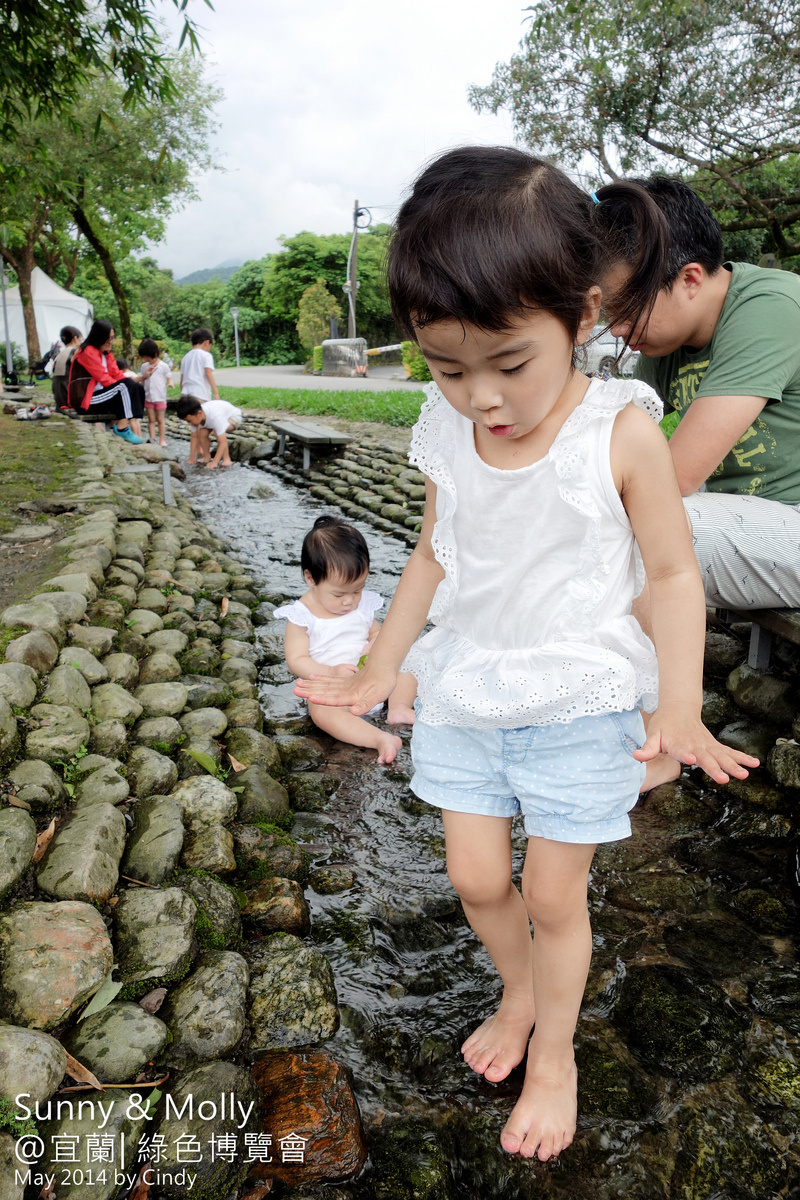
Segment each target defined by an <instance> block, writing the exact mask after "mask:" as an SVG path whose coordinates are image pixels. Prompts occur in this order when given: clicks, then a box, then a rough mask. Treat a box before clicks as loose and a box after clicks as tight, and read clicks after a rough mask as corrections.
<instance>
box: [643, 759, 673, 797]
mask: <svg viewBox="0 0 800 1200" xmlns="http://www.w3.org/2000/svg"><path fill="white" fill-rule="evenodd" d="M680 773H681V764H680V763H679V762H678V760H677V758H673V757H672V755H671V754H657V755H656V757H655V758H651V759H650V762H649V763H648V764H647V773H646V775H645V777H644V783H643V784H642V786H641V787H640V788H639V794H640V795H641V794H642V793H643V792H649V791H650V789H651V788H654V787H658V786H659V784H661V783H672V781H673V779H677V778H678V777H679V776H680Z"/></svg>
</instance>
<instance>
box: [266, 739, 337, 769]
mask: <svg viewBox="0 0 800 1200" xmlns="http://www.w3.org/2000/svg"><path fill="white" fill-rule="evenodd" d="M275 744H276V745H277V747H278V752H279V753H280V756H281V763H282V764H283V766H284V767H285V768H286V770H287V771H313V770H315V769H316V768H317V767H321V766H323V765H324V763H325V755H324V753H323V751H322V749H321V747H320V746H319V745H318V744H317V743H316V742H313V741H312V740H311V738H303V737H286V736H282V737H277V738H276V739H275Z"/></svg>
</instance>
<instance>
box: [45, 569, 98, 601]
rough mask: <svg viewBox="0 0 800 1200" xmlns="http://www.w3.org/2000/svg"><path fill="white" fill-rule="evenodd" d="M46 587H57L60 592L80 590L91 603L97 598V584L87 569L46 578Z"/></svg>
mask: <svg viewBox="0 0 800 1200" xmlns="http://www.w3.org/2000/svg"><path fill="white" fill-rule="evenodd" d="M44 587H47V588H55V589H56V591H59V592H78V593H79V594H80V595H81V596H84V597H85V598H86V600H87V601H88V602H89V603H90V604H91V602H92V600H96V599H97V585H96V583H95V581H94V580H93V579H92V577H91V575H89V574H88V573H87V572H85V571H74V572H71V573H70V572H66V573H65V574H63V575H54V576H53V578H52V579H45V581H44Z"/></svg>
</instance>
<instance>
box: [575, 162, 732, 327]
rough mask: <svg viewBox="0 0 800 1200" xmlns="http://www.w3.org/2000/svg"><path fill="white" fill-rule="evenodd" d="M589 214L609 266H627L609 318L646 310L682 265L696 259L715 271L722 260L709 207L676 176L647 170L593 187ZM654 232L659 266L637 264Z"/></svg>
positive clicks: (719, 236)
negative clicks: (646, 267)
mask: <svg viewBox="0 0 800 1200" xmlns="http://www.w3.org/2000/svg"><path fill="white" fill-rule="evenodd" d="M595 194H596V196H597V199H598V201H599V204H598V205H597V206H596V209H595V213H594V218H595V223H596V226H597V228H598V230H599V232H600V233H601V235H602V239H603V244H604V247H605V257H606V262H607V264H608V266H609V267H613V266H616V265H618V264H620V263H622V264H624V265H625V266H626V267H629V268H630V269H631V274H630V276H629V277H628V280H627V283H626V284H625V285H624V287H623V289H622V291H621V292H620V293H619V295H618V296H616V297H614V313H613V317H614V320H615V321H618V320H621V321H629V322H630V323H631V325H632V326H633V325H635V324H636V322H637V320H638V319H639V318H640V317H641V316H642V315H643V314H648V315H649V313H650V312H651V310H652V307H653V304H654V303H655V300H656V296H657V295H658V293H659V292H660V291H661V290H662V289H663V288H669V287H671V286H672V284H673V283H674V281H675V279H676V278H677V276H678V273H679V272H680V270H681V268H682V267H685V266H686V264H687V263H690V262H697V263H699V264H700V266H701V267H704V268H705V270H706V271H708V273H709V275H713V274H715V273H716V272H717V271H718V270H719V268H720V267H721V266H722V260H723V257H724V251H723V246H722V232H721V230H720V227H719V225H718V224H717V221H716V220H715V218H714V216H713V214H712V212H711V210H710V208H709V207H708V206H707V205H706V204H705V203H704V202H703V201H702V200H701V199H700V197H699V196H698V195H697V194H696V192H693V191H692V189H691V188H690V187H689V186H688V185H687V184H685V183H683V181H682V180H680V179H674V178H671V177H670V176H668V175H651V176H650V178H649V179H621V180H619V181H618V182H617V183H609V184H607V185H606V186H605V187H601V188H598V189H597V192H596V193H595ZM654 236H656V237H658V238H660V239H661V241H662V243H663V254H662V256H661V258H662V262H661V268H660V270H659V271H657V272H656V271H652V270H643V269H642V268H641V267H640V266H639V265H638V264H640V262H641V258H642V247H643V245H644V244H646V243H648V242H650V241H652V238H653V237H654Z"/></svg>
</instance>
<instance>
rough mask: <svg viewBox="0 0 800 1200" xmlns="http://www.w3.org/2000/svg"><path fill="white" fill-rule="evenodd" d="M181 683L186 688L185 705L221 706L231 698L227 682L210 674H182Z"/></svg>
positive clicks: (197, 706)
mask: <svg viewBox="0 0 800 1200" xmlns="http://www.w3.org/2000/svg"><path fill="white" fill-rule="evenodd" d="M181 683H182V684H183V685H184V687H185V688H186V692H187V700H186V707H187V708H190V709H197V708H221V707H222V706H223V705H225V704H227V703H228V702H229V700H230V698H231V690H230V688H229V687H228V685H227V684H225V683H223V682H222V680H220V679H215V678H214V676H212V675H182V676H181Z"/></svg>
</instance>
